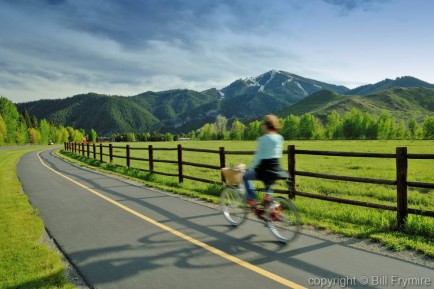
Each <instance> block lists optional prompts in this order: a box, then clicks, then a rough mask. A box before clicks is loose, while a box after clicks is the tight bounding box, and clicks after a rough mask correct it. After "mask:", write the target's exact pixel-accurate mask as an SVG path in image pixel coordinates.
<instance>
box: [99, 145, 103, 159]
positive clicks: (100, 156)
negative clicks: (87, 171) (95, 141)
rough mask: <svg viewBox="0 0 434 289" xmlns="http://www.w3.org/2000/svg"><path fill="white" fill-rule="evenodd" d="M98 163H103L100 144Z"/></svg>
mask: <svg viewBox="0 0 434 289" xmlns="http://www.w3.org/2000/svg"><path fill="white" fill-rule="evenodd" d="M99 161H100V162H103V160H102V143H100V144H99Z"/></svg>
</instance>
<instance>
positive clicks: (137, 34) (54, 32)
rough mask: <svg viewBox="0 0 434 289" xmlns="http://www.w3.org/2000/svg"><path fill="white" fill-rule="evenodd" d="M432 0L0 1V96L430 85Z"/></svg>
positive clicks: (433, 56)
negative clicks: (312, 83)
mask: <svg viewBox="0 0 434 289" xmlns="http://www.w3.org/2000/svg"><path fill="white" fill-rule="evenodd" d="M433 11H434V1H431V0H270V1H263V0H261V1H260V0H221V1H218V0H213V1H209V0H200V1H197V0H116V1H115V0H0V19H1V25H0V95H3V96H5V97H7V98H9V99H11V100H12V101H14V102H24V101H31V100H37V99H47V98H65V97H68V96H72V95H75V94H79V93H86V92H97V93H104V94H110V95H125V96H129V95H135V94H138V93H142V92H145V91H149V90H152V91H160V90H168V89H176V88H189V89H194V90H198V91H202V90H205V89H208V88H211V87H216V88H218V89H221V88H223V87H224V86H226V85H228V84H230V83H231V82H232V81H234V80H236V79H239V78H245V77H250V76H257V75H260V74H262V73H264V72H267V71H269V70H272V69H276V70H284V71H288V72H291V73H295V74H298V75H301V76H304V77H307V78H312V79H316V80H320V81H324V82H328V83H333V84H338V85H345V86H348V87H351V88H353V87H357V86H359V85H362V84H367V83H375V82H378V81H381V80H383V79H385V78H396V77H399V76H404V75H411V76H414V77H417V78H420V79H422V80H424V81H427V82H430V83H434V37H433V27H434V17H432V13H433Z"/></svg>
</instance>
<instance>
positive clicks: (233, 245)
mask: <svg viewBox="0 0 434 289" xmlns="http://www.w3.org/2000/svg"><path fill="white" fill-rule="evenodd" d="M40 157H41V159H42V161H43V162H44V163H45V164H46V165H48V166H49V167H51V168H52V169H54V170H56V171H58V172H60V173H61V174H63V175H64V176H66V177H68V178H70V179H72V180H74V182H76V183H74V182H72V181H71V180H68V179H66V178H64V177H62V176H60V175H58V174H56V173H55V172H53V171H52V170H50V169H48V168H46V167H45V166H44V165H43V164H42V163H41V162H40V160H39V158H38V156H37V154H36V153H35V152H32V153H28V154H26V155H24V156H23V157H22V159H21V160H20V162H19V163H18V167H17V171H18V175H19V178H20V180H21V182H22V185H23V189H24V191H25V192H26V193H27V194H28V195H29V198H30V201H31V203H32V205H33V206H34V207H35V208H37V209H38V210H39V213H40V215H41V217H42V219H43V220H44V224H45V226H46V228H47V230H48V231H49V232H50V234H51V235H52V236H53V237H54V238H55V240H56V241H57V243H58V244H59V245H60V247H61V248H62V250H63V251H64V252H65V253H66V254H67V256H68V258H69V259H70V260H71V261H72V262H73V263H74V265H75V266H76V267H77V268H78V270H79V271H80V273H81V274H82V275H83V276H84V277H85V279H86V280H87V281H88V282H89V284H91V285H92V286H93V287H95V288H210V289H211V288H241V289H242V288H285V286H284V285H282V284H281V283H279V282H278V280H280V279H278V278H277V277H279V278H282V279H283V280H287V281H290V282H293V283H290V284H299V285H301V286H304V287H306V288H320V287H319V286H315V284H316V283H317V282H320V279H316V278H326V279H323V282H324V281H327V282H335V284H334V286H328V285H327V286H328V287H329V288H340V285H341V283H337V282H345V283H346V285H348V286H347V288H394V287H393V286H392V287H391V282H392V281H393V280H392V276H398V277H399V278H404V280H405V278H430V277H431V276H432V275H433V270H432V269H429V268H426V267H423V266H418V265H414V264H410V263H407V262H403V261H400V260H397V259H394V258H390V257H385V256H381V255H377V254H373V253H369V252H365V251H362V250H358V249H355V248H352V247H349V246H345V245H342V244H339V243H334V242H331V241H327V240H322V239H318V238H314V237H310V236H304V235H301V237H300V238H299V239H297V240H296V241H295V242H293V243H291V244H289V245H287V246H282V245H281V244H280V243H278V242H276V241H274V238H273V236H272V235H271V233H270V232H269V231H268V229H267V228H266V227H265V226H264V225H263V224H261V223H259V222H256V221H249V220H248V221H247V222H246V223H245V224H243V225H242V226H240V227H239V228H235V229H234V228H232V227H230V226H228V225H227V223H226V221H225V219H224V218H223V216H222V214H221V212H220V211H218V210H216V209H213V208H210V207H207V206H203V205H200V204H197V203H193V202H190V201H187V200H184V199H182V198H178V197H173V196H171V195H168V194H165V193H164V192H159V191H157V190H153V189H149V188H146V187H145V186H143V185H137V184H134V183H132V182H129V181H126V180H122V179H119V178H113V177H110V176H107V175H104V174H100V173H97V172H94V171H91V170H88V169H83V168H80V167H77V166H74V165H71V164H69V163H67V162H65V161H63V160H61V159H59V158H57V157H55V156H54V155H52V154H51V153H50V151H43V152H42V153H40ZM77 183H80V184H82V186H84V187H82V186H79V185H78V184H77ZM92 192H97V193H98V194H101V195H102V196H105V198H110V199H111V200H113V201H114V202H112V203H110V202H109V201H107V200H106V199H103V198H102V197H101V196H98V195H96V194H95V193H92ZM116 204H120V205H121V206H125V207H126V208H127V209H128V210H130V211H127V210H125V208H122V207H120V206H118V205H116ZM132 212H136V213H137V214H133V213H132ZM139 216H145V217H146V218H150V219H151V220H153V221H155V222H158V224H162V226H163V228H162V227H158V226H156V225H155V224H152V223H149V221H146V220H144V219H143V218H140V217H139ZM164 226H167V227H169V228H171V229H172V230H176V232H179V233H181V234H183V236H188V237H189V238H191V239H192V240H195V241H197V242H198V243H200V244H205V245H206V246H208V247H209V248H208V247H203V246H202V247H201V246H198V245H197V243H195V241H191V240H190V241H188V240H185V239H182V238H180V237H179V235H178V236H176V235H174V233H173V232H168V231H167V230H166V229H164V228H166V227H164ZM213 250H214V251H213ZM215 251H217V253H218V252H223V253H224V254H226V255H227V256H233V257H235V258H236V260H241V262H246V263H245V264H241V265H243V266H244V267H243V266H241V265H240V263H239V262H238V261H237V262H234V261H233V260H232V261H230V260H228V259H230V258H229V257H228V258H224V257H222V256H221V255H219V254H217V253H216V252H215ZM227 256H226V257H227ZM276 276H277V277H276ZM361 276H368V278H370V280H369V281H371V282H370V284H368V286H363V284H361V283H363V280H364V277H361ZM371 276H386V277H387V281H388V284H383V285H384V286H377V285H381V284H378V282H377V283H375V284H374V282H373V281H374V280H372V279H371ZM352 278H356V279H352ZM360 280H362V282H360ZM384 280H386V279H384ZM395 285H397V284H395ZM293 287H296V286H293ZM396 288H402V287H396ZM407 288H412V287H411V286H407ZM414 288H421V286H415V287H414Z"/></svg>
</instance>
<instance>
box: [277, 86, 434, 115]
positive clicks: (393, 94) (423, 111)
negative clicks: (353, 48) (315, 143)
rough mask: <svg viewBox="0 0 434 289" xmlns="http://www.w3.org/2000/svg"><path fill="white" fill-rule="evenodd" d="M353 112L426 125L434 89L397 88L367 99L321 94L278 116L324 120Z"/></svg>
mask: <svg viewBox="0 0 434 289" xmlns="http://www.w3.org/2000/svg"><path fill="white" fill-rule="evenodd" d="M353 108H357V109H358V110H360V111H363V112H369V113H371V114H374V115H379V114H380V113H382V112H387V113H389V114H390V115H392V116H394V117H395V118H396V119H398V120H408V119H410V118H415V119H416V120H418V121H422V120H423V118H424V117H425V116H427V115H434V89H432V88H423V87H417V88H402V87H398V88H396V87H395V88H390V89H386V90H382V91H379V92H376V93H373V94H369V95H366V96H351V95H339V94H336V93H334V92H330V91H320V92H317V93H314V94H311V95H309V96H308V97H306V98H305V99H303V100H302V101H300V102H299V103H297V104H295V105H292V106H290V107H288V108H286V109H284V110H282V111H280V112H279V113H278V115H280V116H287V115H289V114H291V113H292V114H295V115H302V114H304V113H312V114H314V115H315V116H317V117H318V118H320V119H323V120H324V119H325V118H326V117H327V115H329V114H330V113H331V111H332V110H336V111H337V112H338V113H340V114H343V113H345V112H347V111H350V110H351V109H353Z"/></svg>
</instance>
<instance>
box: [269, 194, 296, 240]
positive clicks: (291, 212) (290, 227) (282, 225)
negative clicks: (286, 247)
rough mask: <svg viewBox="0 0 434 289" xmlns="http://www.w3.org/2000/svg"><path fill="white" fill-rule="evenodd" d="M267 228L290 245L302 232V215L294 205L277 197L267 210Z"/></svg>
mask: <svg viewBox="0 0 434 289" xmlns="http://www.w3.org/2000/svg"><path fill="white" fill-rule="evenodd" d="M266 214H267V220H268V221H267V226H268V228H269V229H270V230H271V232H272V233H273V235H274V236H276V237H277V239H278V240H279V241H281V242H283V243H288V242H291V241H293V240H295V238H296V237H297V235H298V233H299V232H300V214H299V213H298V211H297V209H296V207H295V205H294V203H293V202H292V201H291V200H289V199H286V198H283V197H276V198H274V199H273V201H272V202H271V204H270V205H269V206H268V208H267V209H266Z"/></svg>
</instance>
